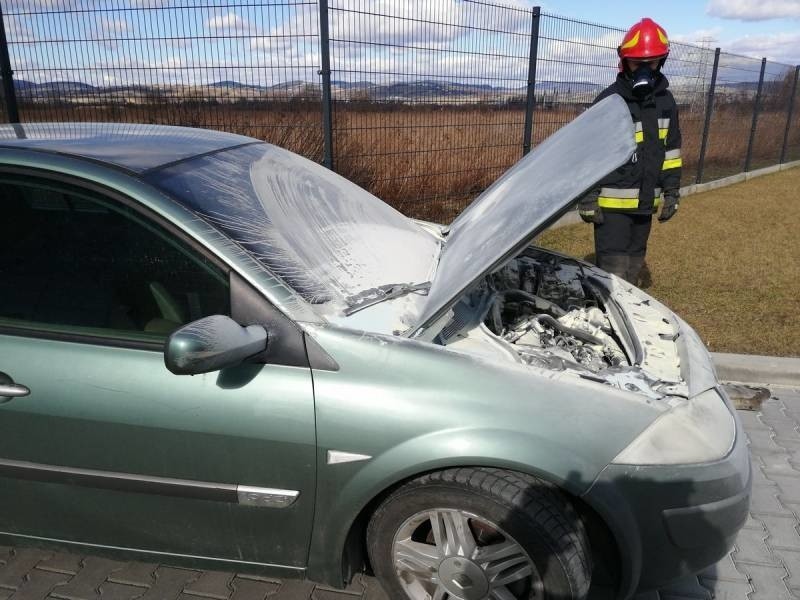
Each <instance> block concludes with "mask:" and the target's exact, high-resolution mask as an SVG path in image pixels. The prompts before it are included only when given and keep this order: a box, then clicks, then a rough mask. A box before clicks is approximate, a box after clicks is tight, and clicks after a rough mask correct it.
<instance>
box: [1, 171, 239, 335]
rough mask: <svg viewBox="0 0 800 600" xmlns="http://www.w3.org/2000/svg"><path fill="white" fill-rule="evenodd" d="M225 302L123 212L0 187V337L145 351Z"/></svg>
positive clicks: (56, 187) (224, 294)
mask: <svg viewBox="0 0 800 600" xmlns="http://www.w3.org/2000/svg"><path fill="white" fill-rule="evenodd" d="M229 302H230V293H229V287H228V279H227V276H226V275H225V273H223V272H222V271H221V270H220V269H219V268H218V267H216V265H214V264H213V263H211V262H210V261H208V260H207V259H205V258H204V257H202V256H201V255H199V254H198V253H197V252H195V251H193V250H192V249H191V248H189V247H188V246H186V245H185V244H184V243H182V242H181V240H179V239H176V238H175V236H172V235H170V233H169V232H168V231H166V230H165V229H163V228H162V227H160V226H159V225H158V224H156V223H154V222H152V221H150V220H148V219H147V218H145V217H143V216H142V215H140V214H139V213H137V212H136V211H134V210H132V209H131V208H129V207H127V206H125V205H124V204H121V203H119V202H116V201H114V200H112V199H109V198H105V197H102V196H101V195H99V194H94V193H91V192H86V191H83V190H77V189H76V188H73V187H69V186H66V185H60V184H56V183H51V182H41V183H37V182H32V181H31V180H25V181H22V180H20V179H19V178H16V177H14V178H0V327H2V326H3V325H5V326H12V327H23V328H26V329H36V330H43V331H54V332H61V333H71V334H78V335H80V334H83V335H91V336H100V337H113V338H122V339H130V340H142V341H152V340H159V339H163V338H165V337H166V336H167V335H168V334H169V333H171V332H172V331H173V330H175V329H176V328H177V327H179V326H180V325H182V324H185V323H188V322H190V321H193V320H195V319H199V318H201V317H204V316H208V315H212V314H230V308H229Z"/></svg>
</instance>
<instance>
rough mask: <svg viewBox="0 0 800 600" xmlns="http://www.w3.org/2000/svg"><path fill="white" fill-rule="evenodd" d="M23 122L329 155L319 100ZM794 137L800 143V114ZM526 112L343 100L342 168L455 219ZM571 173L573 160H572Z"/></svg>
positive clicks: (712, 145) (537, 135) (494, 169)
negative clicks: (182, 129)
mask: <svg viewBox="0 0 800 600" xmlns="http://www.w3.org/2000/svg"><path fill="white" fill-rule="evenodd" d="M579 110H581V109H580V108H578V107H570V106H558V107H556V108H554V109H546V108H539V109H537V112H536V114H535V122H534V140H533V141H534V145H535V144H536V143H538V142H539V141H541V140H542V139H544V138H546V137H547V136H549V135H550V134H552V133H553V132H554V131H556V130H557V129H558V128H560V127H561V126H562V125H564V124H565V123H567V122H569V121H570V120H572V119H573V118H574V117H575V116H576V115H577V114H578V111H579ZM751 111H752V108H751V107H750V106H747V105H745V106H736V105H729V106H721V107H718V108H717V109H716V111H715V113H714V119H713V121H712V127H711V136H710V140H709V145H708V150H707V154H706V167H705V177H704V180H709V179H713V178H717V177H721V176H725V175H731V174H734V173H738V172H740V171H742V170H743V167H744V158H745V151H746V148H747V141H748V137H749V133H750V123H751V116H752V112H751ZM21 113H22V120H23V121H49V120H69V121H81V120H84V121H113V122H140V123H162V124H170V125H184V126H191V127H208V128H214V129H222V130H225V131H231V132H235V133H240V134H243V135H248V136H252V137H256V138H260V139H264V140H267V141H269V142H272V143H275V144H277V145H279V146H282V147H285V148H288V149H290V150H292V151H294V152H298V153H300V154H302V155H304V156H307V157H309V158H311V159H313V160H321V158H322V139H323V136H322V126H321V118H320V107H319V104H316V103H313V102H298V103H294V104H293V103H291V102H290V103H285V102H284V103H273V104H271V105H268V106H261V105H257V104H253V105H243V106H240V105H237V104H218V105H214V104H207V103H195V104H174V103H173V104H169V103H165V104H159V105H118V106H79V105H78V106H72V105H70V106H68V107H63V106H62V107H60V106H58V105H55V106H44V105H30V104H28V105H26V106H23V107H22V110H21ZM796 114H797V116H796V118H795V124H794V126H793V127H792V136H791V142H792V144H793V146H800V111H797V112H796ZM524 118H525V116H524V112H523V110H522V108H521V107H518V106H517V107H502V106H490V105H487V106H483V107H474V106H409V105H400V104H398V105H390V106H388V107H387V106H386V105H377V104H373V105H369V104H367V105H361V106H357V105H349V104H346V103H337V104H335V105H334V112H333V122H334V138H333V143H334V144H333V145H334V161H335V162H334V168H335V170H336V171H337V172H339V173H341V174H342V175H344V176H345V177H347V178H348V179H350V180H352V181H354V182H356V183H358V184H359V185H361V186H362V187H365V188H366V189H368V190H370V191H371V192H372V193H374V194H375V195H377V196H378V197H379V198H382V199H383V200H385V201H387V202H389V203H390V204H392V205H394V206H395V207H397V208H398V209H399V210H400V211H401V212H403V213H405V214H407V215H410V216H414V217H417V218H422V219H430V220H435V221H439V222H449V221H450V220H452V218H453V217H454V216H455V215H457V214H458V213H459V212H460V211H461V210H463V208H464V207H465V206H466V205H467V204H469V202H470V201H471V200H472V199H473V198H474V197H475V196H476V195H477V194H478V193H479V192H480V191H482V190H483V189H485V188H486V187H487V186H488V185H489V184H490V183H492V181H494V180H495V179H497V177H499V176H500V175H501V174H502V173H503V172H504V171H505V170H506V169H508V168H509V167H510V166H511V165H513V164H514V163H515V162H516V161H517V160H519V159H520V157H521V156H522V134H523V123H524ZM785 119H786V117H785V114H784V113H783V112H782V111H777V110H772V111H770V110H765V111H764V112H763V113H762V114H761V116H760V119H759V127H758V131H757V136H756V143H755V148H754V159H753V167H754V168H757V167H759V166H764V165H767V164H774V163H775V162H777V161H778V158H779V156H780V147H781V144H782V142H783V132H784V131H785V127H786V121H785ZM702 127H703V119H702V114H691V113H690V112H688V111H686V112H685V114H683V115H682V120H681V128H682V131H683V140H684V141H683V155H684V182H685V183H693V182H694V176H695V173H696V164H697V158H698V155H699V151H700V136H701V133H702ZM564 168H565V169H567V170H568V169H569V165H564Z"/></svg>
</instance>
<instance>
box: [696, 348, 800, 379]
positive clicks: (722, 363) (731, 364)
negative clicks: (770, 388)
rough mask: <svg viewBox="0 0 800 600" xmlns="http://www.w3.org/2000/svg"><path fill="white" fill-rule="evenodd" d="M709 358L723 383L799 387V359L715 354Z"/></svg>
mask: <svg viewBox="0 0 800 600" xmlns="http://www.w3.org/2000/svg"><path fill="white" fill-rule="evenodd" d="M711 357H712V359H713V360H714V366H715V367H716V369H717V376H718V377H719V378H720V379H721V380H723V381H745V382H747V383H761V384H773V385H791V386H800V358H784V357H781V356H756V355H750V354H721V353H717V352H715V353H712V354H711Z"/></svg>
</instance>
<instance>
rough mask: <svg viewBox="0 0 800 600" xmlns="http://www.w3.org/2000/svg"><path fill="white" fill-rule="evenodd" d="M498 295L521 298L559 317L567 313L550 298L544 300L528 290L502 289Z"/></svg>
mask: <svg viewBox="0 0 800 600" xmlns="http://www.w3.org/2000/svg"><path fill="white" fill-rule="evenodd" d="M498 295H502V296H504V297H511V298H516V299H517V300H523V301H527V302H531V303H532V304H533V308H534V309H535V310H537V311H540V312H544V311H548V312H550V313H551V314H554V315H556V316H557V317H560V316H562V315H565V314H567V311H565V310H564V309H563V308H561V307H560V306H559V305H558V304H555V303H554V302H551V301H550V300H546V299H544V298H541V297H539V296H537V295H536V294H532V293H530V292H526V291H525V290H519V289H517V290H503V291H502V292H499V293H498Z"/></svg>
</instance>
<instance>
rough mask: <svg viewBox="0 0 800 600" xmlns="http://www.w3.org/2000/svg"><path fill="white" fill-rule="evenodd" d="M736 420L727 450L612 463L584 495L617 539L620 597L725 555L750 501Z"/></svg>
mask: <svg viewBox="0 0 800 600" xmlns="http://www.w3.org/2000/svg"><path fill="white" fill-rule="evenodd" d="M726 402H727V404H728V407H729V409H730V410H731V411H732V412H733V413H734V417H735V420H736V439H735V442H734V445H733V448H732V449H731V451H730V452H729V454H728V455H727V456H726V457H725V458H723V459H722V460H719V461H716V462H713V463H704V464H696V465H669V466H636V465H613V464H612V465H609V466H608V467H606V468H605V469H604V470H603V471H602V472H601V474H600V476H599V477H598V478H597V480H596V481H595V482H594V483H593V484H592V487H591V488H590V489H589V490H588V491H587V492H586V493H585V494H584V499H585V500H586V502H587V503H588V504H589V505H590V506H592V507H593V508H594V509H595V510H596V511H597V512H598V513H599V514H600V515H601V517H603V518H604V519H605V521H606V523H607V524H608V525H609V527H610V529H611V531H612V533H613V535H614V536H615V537H616V539H617V547H618V548H619V551H620V559H621V565H622V568H621V570H622V573H621V575H622V581H621V582H620V594H619V596H620V597H621V598H626V597H628V596H630V595H632V594H633V593H634V592H635V591H637V590H639V591H644V590H650V589H655V588H658V587H661V586H663V585H665V584H667V583H669V582H670V581H672V580H674V579H678V578H680V577H683V576H685V575H688V574H692V573H697V572H699V571H702V570H703V569H705V568H707V567H708V566H710V565H713V564H714V563H715V562H717V561H718V560H719V559H720V558H722V557H723V556H725V554H726V553H727V552H728V551H729V549H730V548H731V546H732V545H733V541H734V538H735V537H736V534H737V533H738V531H739V529H740V528H741V527H742V525H743V524H744V522H745V520H746V519H747V513H748V510H749V507H750V486H751V473H750V469H751V467H750V451H749V449H748V447H747V442H746V439H745V435H744V431H743V430H742V427H741V424H740V423H739V419H738V417H736V415H735V410H734V409H733V407H732V405H731V403H730V402H729V401H728V400H727V398H726Z"/></svg>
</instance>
